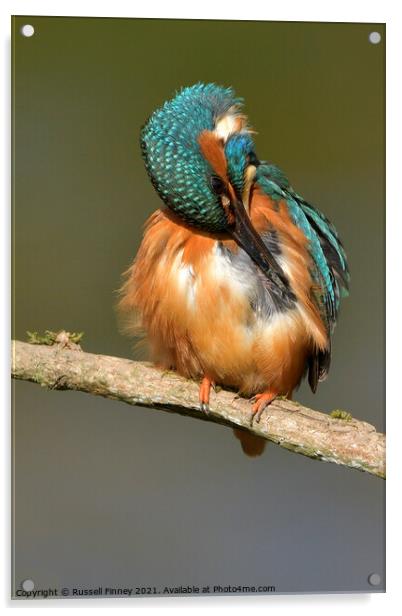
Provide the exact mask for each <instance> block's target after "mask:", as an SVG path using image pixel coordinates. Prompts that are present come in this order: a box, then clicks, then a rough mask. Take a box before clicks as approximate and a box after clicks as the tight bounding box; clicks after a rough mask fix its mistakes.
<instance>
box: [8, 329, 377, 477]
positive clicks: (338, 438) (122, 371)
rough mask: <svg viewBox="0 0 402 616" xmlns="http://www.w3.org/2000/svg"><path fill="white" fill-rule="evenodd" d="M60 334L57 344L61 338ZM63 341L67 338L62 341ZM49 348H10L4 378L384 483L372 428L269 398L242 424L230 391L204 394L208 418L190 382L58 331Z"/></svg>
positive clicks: (243, 408) (241, 404)
mask: <svg viewBox="0 0 402 616" xmlns="http://www.w3.org/2000/svg"><path fill="white" fill-rule="evenodd" d="M63 334H64V338H63ZM70 340H71V339H70ZM53 342H55V343H54V344H52V343H49V344H50V346H49V345H43V344H28V343H26V342H19V341H14V342H13V345H12V353H13V358H12V376H13V378H15V379H23V380H25V381H33V382H34V383H39V384H40V385H42V386H44V387H48V388H49V389H71V390H77V391H83V392H87V393H90V394H94V395H97V396H103V397H105V398H112V399H115V400H121V401H122V402H126V403H128V404H131V405H136V406H145V407H151V408H155V409H160V410H164V411H169V412H173V413H180V414H181V415H188V416H191V417H196V418H198V419H202V420H207V421H214V422H217V423H220V424H224V425H227V426H230V427H237V428H239V427H240V428H243V429H245V430H248V431H249V432H252V433H253V434H256V435H258V436H261V437H263V438H266V439H268V440H270V441H273V442H274V443H277V444H278V445H280V446H281V447H284V448H285V449H289V450H291V451H293V452H296V453H300V454H303V455H305V456H309V457H310V458H315V459H317V460H323V461H325V462H334V463H336V464H341V465H344V466H348V467H350V468H355V469H358V470H361V471H366V472H368V473H371V474H372V475H377V476H378V477H383V478H385V436H384V434H381V433H379V432H377V431H376V429H375V428H374V426H372V425H370V424H368V423H366V422H363V421H358V420H357V419H354V418H351V417H350V416H348V414H344V415H342V413H340V416H341V417H346V419H342V418H340V419H337V418H334V417H331V416H330V415H327V414H324V413H321V412H318V411H313V410H311V409H309V408H306V407H303V406H301V405H300V404H297V403H296V402H290V401H289V400H283V399H277V400H275V401H274V402H272V403H271V405H270V406H269V407H268V408H267V410H266V411H265V412H264V413H263V415H262V417H261V421H260V423H255V422H254V423H253V425H252V426H250V403H249V402H248V401H247V400H244V399H242V398H238V397H237V396H236V395H235V394H234V393H233V392H229V391H220V392H219V393H213V392H212V396H211V403H210V413H209V414H208V415H205V414H204V413H202V412H201V411H200V410H199V407H198V384H197V383H195V382H193V381H189V380H186V379H184V378H182V377H180V376H178V375H177V374H176V373H173V372H161V371H160V370H158V369H156V368H154V367H153V366H152V365H151V364H148V363H144V362H134V361H130V360H128V359H122V358H118V357H108V356H105V355H94V354H92V353H85V352H83V351H82V350H81V348H80V347H79V346H78V345H77V344H74V343H72V342H69V337H68V335H67V334H66V333H65V332H62V333H61V334H59V336H58V337H57V339H56V341H53Z"/></svg>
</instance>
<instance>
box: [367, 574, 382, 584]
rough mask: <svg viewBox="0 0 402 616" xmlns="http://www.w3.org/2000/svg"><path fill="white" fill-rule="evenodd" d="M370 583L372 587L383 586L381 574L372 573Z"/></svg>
mask: <svg viewBox="0 0 402 616" xmlns="http://www.w3.org/2000/svg"><path fill="white" fill-rule="evenodd" d="M368 581H369V584H371V586H379V585H380V584H381V575H380V574H379V573H370V575H369V576H368Z"/></svg>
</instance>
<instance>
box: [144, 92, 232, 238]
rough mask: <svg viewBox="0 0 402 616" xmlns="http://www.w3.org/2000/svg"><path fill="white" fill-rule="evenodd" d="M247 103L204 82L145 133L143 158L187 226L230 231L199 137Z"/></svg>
mask: <svg viewBox="0 0 402 616" xmlns="http://www.w3.org/2000/svg"><path fill="white" fill-rule="evenodd" d="M241 102H242V101H241V99H240V98H236V97H235V95H234V92H233V90H232V89H231V88H223V87H220V86H217V85H215V84H207V85H205V84H202V83H198V84H196V85H194V86H191V87H186V88H183V89H182V90H181V91H180V92H179V93H178V94H177V95H176V96H175V98H173V99H172V100H170V101H167V102H166V103H165V104H164V105H163V106H162V107H161V108H160V109H158V110H157V111H155V112H154V113H153V114H152V115H151V117H150V118H149V120H148V122H147V123H146V124H145V126H144V127H143V129H142V131H141V148H142V154H143V157H144V161H145V166H146V169H147V172H148V174H149V176H150V178H151V181H152V183H153V185H154V187H155V189H156V191H157V192H158V194H159V195H160V197H161V198H162V200H163V201H164V202H165V203H166V204H167V205H168V206H169V207H170V208H172V209H173V210H174V211H175V212H176V213H177V214H178V215H179V216H180V217H181V218H183V219H184V220H185V221H186V222H188V223H190V224H192V225H195V226H198V227H201V228H203V229H205V230H209V231H214V232H222V231H225V229H226V227H227V220H226V217H225V212H224V210H223V208H222V205H221V203H220V201H219V199H218V197H217V195H216V194H215V193H214V191H213V190H212V188H211V183H210V180H211V176H212V175H213V170H212V169H211V166H210V164H209V163H208V161H207V160H206V159H205V158H204V156H203V155H202V153H201V151H200V147H199V144H198V140H197V138H198V136H199V135H200V133H201V132H202V131H204V130H211V131H212V130H213V129H214V127H215V124H216V122H217V120H218V119H219V117H221V116H223V115H224V114H225V113H227V112H228V111H229V110H230V109H232V108H239V107H240V106H241Z"/></svg>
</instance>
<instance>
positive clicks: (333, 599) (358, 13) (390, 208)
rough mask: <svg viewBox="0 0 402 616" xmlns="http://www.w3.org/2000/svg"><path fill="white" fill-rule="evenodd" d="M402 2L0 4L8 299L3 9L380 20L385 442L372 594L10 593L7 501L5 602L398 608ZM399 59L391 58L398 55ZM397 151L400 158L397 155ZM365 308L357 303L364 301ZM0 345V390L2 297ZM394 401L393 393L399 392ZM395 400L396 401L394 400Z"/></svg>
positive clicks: (5, 253) (6, 422)
mask: <svg viewBox="0 0 402 616" xmlns="http://www.w3.org/2000/svg"><path fill="white" fill-rule="evenodd" d="M400 7H401V3H399V2H398V0H382V1H381V2H378V1H376V2H373V1H372V0H370V1H369V0H366V1H364V0H362V1H358V0H337V2H336V3H328V2H322V1H313V0H302V1H300V0H281V2H269V1H265V2H263V1H262V2H258V0H254V2H253V3H245V2H244V1H243V2H240V1H237V0H232V1H231V2H218V1H217V0H215V1H211V0H203V1H202V2H200V3H197V6H194V7H191V6H190V5H189V3H187V4H185V3H184V2H183V0H181V1H180V0H168V1H165V2H163V1H162V0H154V1H153V2H152V3H143V2H137V1H135V0H133V1H131V2H130V1H121V0H113V1H112V0H110V1H109V2H104V1H97V2H93V1H92V2H91V1H88V0H79V1H78V0H70V1H69V2H63V1H58V2H55V1H50V0H48V1H34V2H32V1H31V2H29V1H25V2H18V1H15V2H10V1H7V0H3V2H2V3H1V7H0V11H1V13H0V14H1V17H2V19H1V28H2V45H3V52H4V53H3V61H2V64H1V68H2V80H1V85H2V88H1V90H2V91H3V95H2V96H1V97H0V99H1V106H2V109H1V111H2V113H1V114H0V118H1V129H2V130H1V131H0V134H1V135H3V136H5V138H4V137H3V139H4V141H3V148H2V150H1V152H2V156H3V159H4V160H3V161H2V162H3V164H2V165H1V171H0V173H1V180H2V182H1V185H2V186H4V187H5V188H4V191H3V203H2V205H3V207H2V208H1V214H2V216H3V219H2V224H1V226H0V229H1V233H2V238H1V240H2V241H1V254H2V265H3V267H2V268H1V282H2V291H3V294H2V297H4V298H7V297H8V296H9V293H10V276H9V252H10V241H9V224H10V216H9V214H8V212H9V207H10V162H9V161H10V155H9V150H10V138H9V135H10V102H9V98H10V85H9V81H10V68H9V62H10V15H11V14H16V15H18V14H19V15H65V16H69V15H71V16H73V15H75V16H104V17H166V18H199V19H210V18H214V19H265V20H283V21H334V22H351V21H352V22H353V21H356V22H372V23H384V22H386V23H387V83H388V85H387V324H388V325H387V347H388V348H387V446H388V455H387V458H388V465H389V471H388V479H387V593H386V594H373V595H363V594H356V595H344V594H338V595H292V596H289V595H281V596H269V597H237V598H233V597H220V598H215V597H208V598H199V599H198V598H194V599H193V598H176V599H169V600H167V599H154V600H146V599H144V600H143V599H136V600H135V602H132V601H131V600H125V601H121V600H120V601H119V600H113V599H98V600H89V599H86V600H77V601H51V600H47V601H35V602H33V601H32V602H20V601H12V602H11V601H10V600H9V598H8V597H9V593H10V574H9V573H8V575H7V576H6V575H5V574H4V572H7V571H8V572H9V570H10V566H9V558H10V507H9V506H8V507H6V508H5V507H2V508H1V520H2V524H1V530H2V534H3V541H2V542H1V545H2V546H3V558H4V566H3V567H2V568H0V571H1V572H2V574H1V598H2V603H3V605H4V606H5V607H6V608H9V609H14V610H17V611H19V610H22V609H37V608H45V609H48V608H50V609H67V610H74V612H75V613H76V612H77V610H82V609H85V610H88V609H90V610H91V609H106V610H109V611H111V610H114V609H116V607H117V608H126V609H135V610H136V611H143V610H146V611H149V610H156V609H160V608H162V609H163V610H165V611H172V610H180V609H185V610H191V611H198V610H215V609H216V610H218V609H219V612H228V613H229V611H230V613H231V614H232V613H239V612H244V610H247V609H250V608H253V611H255V612H256V613H260V612H261V613H262V612H263V611H264V612H266V611H267V610H273V609H274V610H275V611H283V610H292V611H294V612H297V615H298V616H304V615H305V614H306V615H307V614H308V615H309V616H310V615H311V613H312V611H314V612H316V613H318V612H319V613H322V612H323V611H324V610H325V613H326V615H330V614H338V612H339V611H340V610H344V609H348V608H350V610H351V611H352V610H353V613H354V614H364V616H370V615H371V614H373V615H374V614H375V615H376V616H377V613H378V610H384V609H385V610H386V611H387V613H388V610H389V611H391V610H392V611H394V609H395V611H396V607H397V605H398V603H399V602H398V599H399V597H398V590H399V586H400V570H401V565H400V553H401V549H400V548H401V541H400V532H399V527H400V520H401V509H400V498H399V494H400V481H399V479H400V474H401V473H400V464H401V463H400V459H399V457H398V453H399V450H400V439H401V433H402V429H401V428H402V426H401V414H402V408H401V406H402V405H401V403H400V401H399V400H398V391H397V385H398V382H399V378H401V376H400V373H399V367H400V366H401V365H402V362H401V353H400V350H401V349H402V331H401V330H402V328H401V320H402V309H401V305H402V302H401V301H400V294H401V293H400V289H401V287H402V284H401V282H402V281H401V276H400V271H401V269H402V259H401V255H400V254H399V252H398V247H399V245H400V244H401V238H400V236H401V232H402V203H401V201H402V197H401V193H402V187H401V184H402V183H401V182H400V176H401V171H402V157H401V156H400V149H401V148H400V143H401V136H402V133H401V120H400V118H401V114H402V97H401V78H400V64H401V60H400V58H402V45H401V39H402V31H401V22H402V20H401V8H400ZM398 59H399V61H398ZM398 154H399V156H398ZM362 309H364V307H362ZM1 316H2V319H1V325H2V334H3V335H2V338H1V339H2V341H3V345H2V353H1V361H2V368H3V370H2V371H1V379H2V381H1V384H0V386H1V391H2V392H8V387H9V385H8V383H9V379H8V374H9V360H8V346H7V342H6V341H7V340H8V338H9V334H10V329H9V308H8V306H7V303H6V301H4V302H2V312H1ZM3 395H4V398H3V401H4V404H3V405H2V409H1V410H2V416H3V432H2V444H3V447H2V458H3V461H4V462H5V463H4V465H3V469H4V471H3V473H2V474H1V488H2V490H1V496H2V503H8V504H9V502H10V499H9V493H10V479H9V475H10V442H9V441H10V438H9V434H10V418H9V417H10V414H9V396H8V395H7V393H6V394H3ZM399 399H400V397H399ZM398 402H399V403H398Z"/></svg>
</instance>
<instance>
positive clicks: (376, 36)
mask: <svg viewBox="0 0 402 616" xmlns="http://www.w3.org/2000/svg"><path fill="white" fill-rule="evenodd" d="M369 41H370V43H372V44H373V45H378V43H379V42H380V41H381V34H380V33H379V32H370V34H369Z"/></svg>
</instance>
